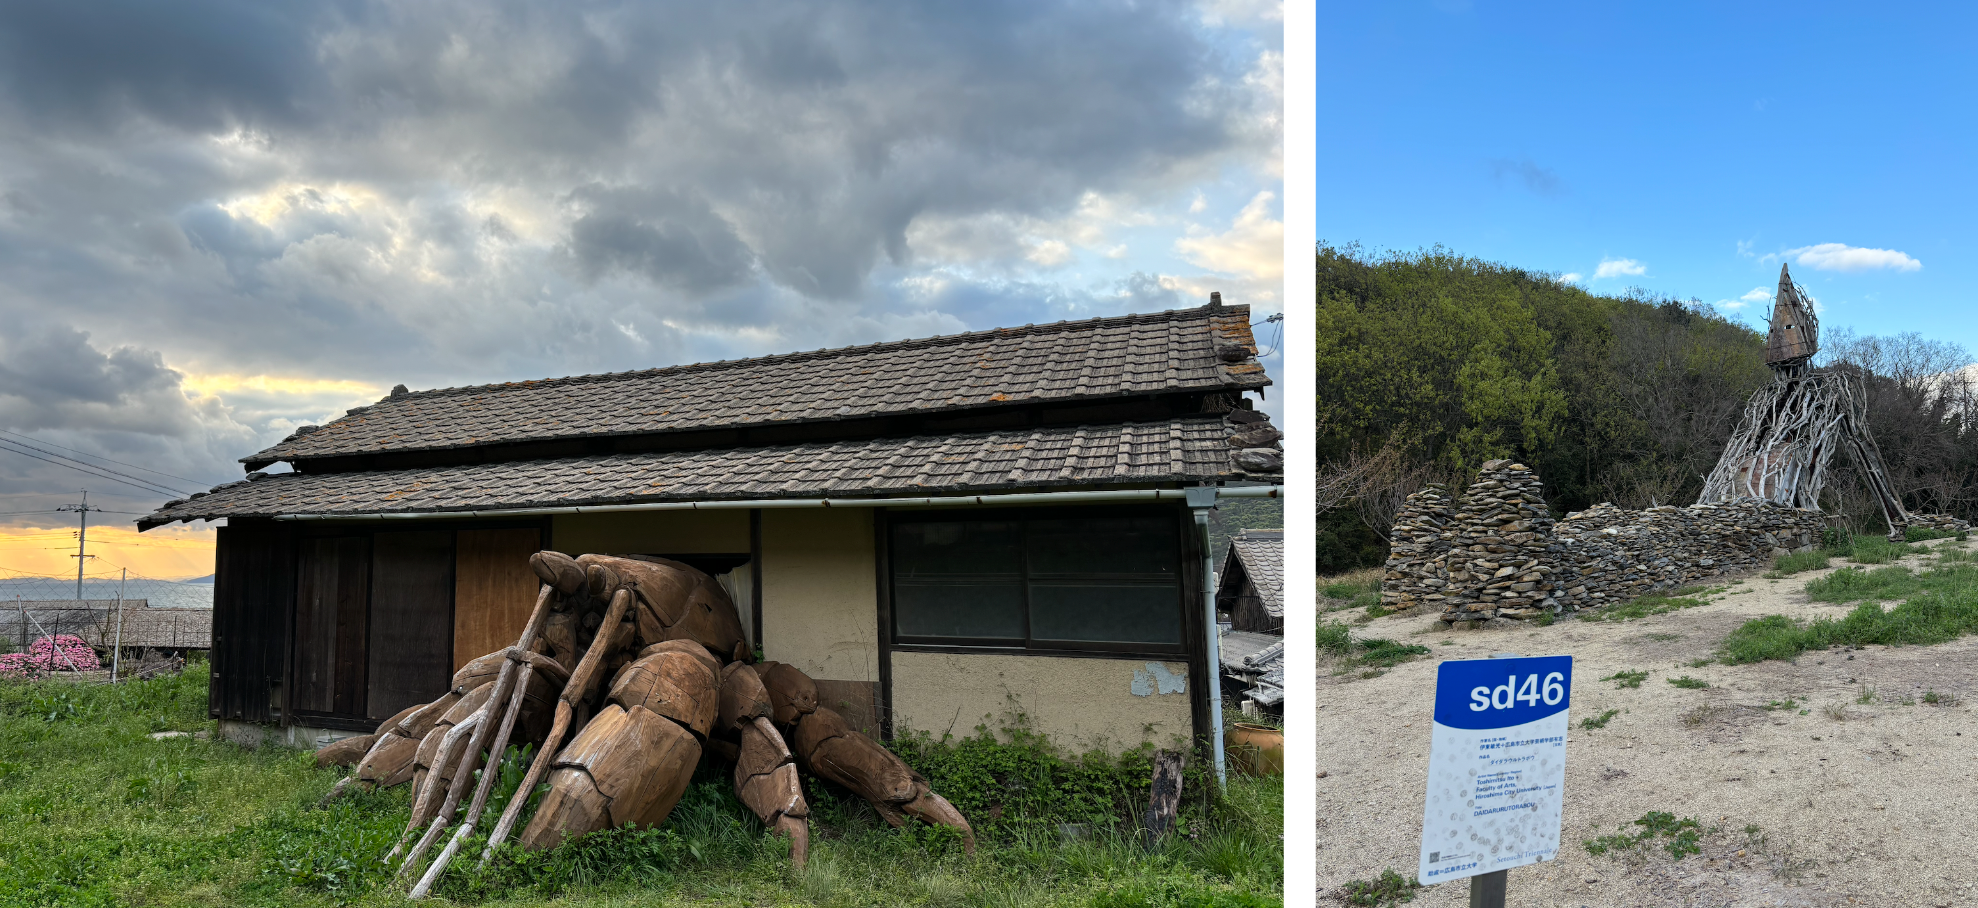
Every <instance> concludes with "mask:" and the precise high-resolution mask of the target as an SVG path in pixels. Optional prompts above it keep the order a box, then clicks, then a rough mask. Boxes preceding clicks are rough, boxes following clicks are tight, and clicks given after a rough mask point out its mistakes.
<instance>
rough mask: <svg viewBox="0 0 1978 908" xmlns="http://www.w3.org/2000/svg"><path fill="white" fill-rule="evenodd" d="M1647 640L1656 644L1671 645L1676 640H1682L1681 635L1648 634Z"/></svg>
mask: <svg viewBox="0 0 1978 908" xmlns="http://www.w3.org/2000/svg"><path fill="white" fill-rule="evenodd" d="M1648 639H1650V640H1653V641H1655V642H1657V643H1673V642H1675V641H1677V640H1681V639H1683V635H1682V634H1649V635H1648Z"/></svg>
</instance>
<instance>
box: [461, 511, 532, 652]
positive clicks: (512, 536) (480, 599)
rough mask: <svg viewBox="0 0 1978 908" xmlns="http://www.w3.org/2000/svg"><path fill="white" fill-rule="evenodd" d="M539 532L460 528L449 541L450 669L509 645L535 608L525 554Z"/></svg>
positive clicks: (530, 552)
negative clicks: (451, 558)
mask: <svg viewBox="0 0 1978 908" xmlns="http://www.w3.org/2000/svg"><path fill="white" fill-rule="evenodd" d="M541 548H542V531H541V530H538V529H536V528H534V527H527V528H523V529H511V530H461V531H460V532H459V533H458V534H457V536H456V541H455V545H454V573H453V576H454V581H453V668H454V670H455V671H458V670H459V669H460V667H461V666H463V665H466V664H467V663H468V662H471V661H473V660H475V659H477V658H480V657H481V656H484V655H487V654H488V653H492V652H494V651H496V650H499V649H502V648H504V647H509V646H514V645H515V640H516V638H518V637H520V636H521V635H522V626H523V625H524V624H527V623H528V621H529V612H530V611H532V610H534V608H535V606H536V592H537V590H538V589H539V587H540V583H541V581H539V580H537V579H536V572H535V571H533V570H531V569H530V567H529V556H530V555H533V554H535V553H536V552H537V551H539V550H541Z"/></svg>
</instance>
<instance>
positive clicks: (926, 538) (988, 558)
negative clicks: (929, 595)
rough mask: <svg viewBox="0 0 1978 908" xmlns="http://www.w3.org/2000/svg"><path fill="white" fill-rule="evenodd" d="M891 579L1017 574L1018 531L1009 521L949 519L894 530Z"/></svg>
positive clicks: (1020, 546)
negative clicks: (893, 577)
mask: <svg viewBox="0 0 1978 908" xmlns="http://www.w3.org/2000/svg"><path fill="white" fill-rule="evenodd" d="M892 555H893V576H895V577H902V578H905V577H927V576H939V575H944V574H948V575H952V574H971V575H977V576H980V575H985V574H988V575H994V574H1003V575H1008V576H1012V577H1014V576H1017V575H1019V574H1021V573H1022V572H1023V533H1022V528H1021V527H1020V526H1018V524H1017V522H1016V521H1014V520H954V521H936V522H928V523H900V524H895V525H894V526H893V552H892Z"/></svg>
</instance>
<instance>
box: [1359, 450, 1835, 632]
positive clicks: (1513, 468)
mask: <svg viewBox="0 0 1978 908" xmlns="http://www.w3.org/2000/svg"><path fill="white" fill-rule="evenodd" d="M1543 492H1544V488H1543V485H1542V484H1541V483H1540V481H1539V478H1538V476H1537V475H1536V474H1534V473H1533V472H1532V471H1531V469H1530V468H1528V467H1526V466H1525V465H1524V464H1520V463H1512V462H1510V461H1505V460H1495V461H1491V462H1490V463H1487V464H1484V468H1483V472H1482V473H1481V474H1479V475H1478V477H1477V480H1476V482H1474V483H1471V485H1470V487H1469V489H1467V490H1466V491H1465V493H1464V495H1463V497H1462V499H1461V500H1458V501H1451V500H1450V499H1449V497H1448V494H1447V492H1446V491H1444V490H1443V489H1440V488H1436V487H1430V488H1426V489H1423V490H1422V491H1420V492H1417V493H1415V494H1414V495H1410V496H1409V497H1408V500H1407V501H1406V502H1405V503H1404V505H1403V507H1402V509H1401V512H1400V513H1399V514H1398V515H1397V518H1396V521H1395V527H1394V532H1393V535H1392V537H1391V540H1392V550H1391V553H1390V555H1389V556H1388V561H1387V573H1386V576H1385V578H1384V580H1383V582H1382V585H1381V604H1382V606H1383V607H1385V608H1387V609H1390V610H1398V609H1408V608H1416V607H1423V608H1426V609H1432V610H1434V611H1435V612H1436V613H1437V614H1438V615H1439V616H1440V617H1441V619H1442V620H1443V621H1446V622H1457V621H1490V620H1496V619H1500V618H1503V619H1513V620H1526V619H1531V618H1536V617H1538V616H1540V615H1547V614H1551V615H1557V614H1560V613H1564V612H1571V611H1577V610H1579V609H1585V608H1598V607H1600V606H1601V605H1603V604H1605V603H1609V602H1624V601H1627V600H1630V599H1634V598H1635V597H1637V596H1641V595H1644V594H1647V593H1651V592H1655V591H1657V590H1663V589H1668V588H1670V587H1675V586H1681V585H1684V584H1687V583H1693V582H1696V581H1698V580H1703V579H1706V578H1708V577H1712V576H1715V575H1718V574H1724V573H1729V572H1734V571H1743V570H1749V569H1751V568H1755V567H1760V566H1763V565H1766V564H1769V563H1771V561H1772V560H1773V559H1774V558H1776V557H1778V556H1780V555H1783V554H1786V553H1788V552H1793V551H1801V550H1805V549H1809V548H1811V547H1813V546H1814V545H1816V544H1818V543H1819V541H1820V531H1821V529H1822V528H1823V527H1825V526H1826V523H1827V518H1826V517H1825V516H1824V515H1822V514H1821V513H1820V512H1818V511H1804V510H1799V509H1797V508H1789V507H1784V506H1782V505H1778V504H1774V503H1772V502H1769V501H1764V500H1760V499H1741V500H1739V501H1734V502H1727V503H1723V504H1716V505H1692V506H1690V507H1687V508H1677V507H1668V506H1664V507H1656V508H1649V509H1648V510H1645V511H1630V510H1626V509H1623V508H1618V507H1615V506H1614V505H1612V504H1605V503H1603V504H1599V505H1595V506H1593V507H1591V508H1588V509H1586V510H1584V511H1579V512H1575V513H1573V514H1569V515H1567V516H1566V518H1565V519H1563V520H1558V521H1555V520H1553V518H1552V516H1551V514H1550V512H1549V511H1548V510H1547V508H1546V505H1545V499H1544V496H1543Z"/></svg>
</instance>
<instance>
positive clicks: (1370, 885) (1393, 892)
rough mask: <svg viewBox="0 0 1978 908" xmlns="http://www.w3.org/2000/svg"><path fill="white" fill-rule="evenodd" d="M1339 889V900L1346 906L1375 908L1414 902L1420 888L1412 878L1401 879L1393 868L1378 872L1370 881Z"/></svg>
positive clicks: (1352, 883)
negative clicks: (1370, 907)
mask: <svg viewBox="0 0 1978 908" xmlns="http://www.w3.org/2000/svg"><path fill="white" fill-rule="evenodd" d="M1339 888H1340V900H1341V901H1343V902H1345V903H1346V904H1348V905H1355V906H1377V905H1399V904H1401V903H1403V902H1412V901H1414V900H1415V891H1416V890H1418V889H1420V888H1422V884H1421V883H1419V882H1416V880H1415V878H1414V877H1409V878H1407V879H1402V878H1401V874H1398V873H1395V872H1394V869H1393V868H1391V867H1390V868H1388V869H1386V870H1382V871H1381V872H1380V876H1377V877H1374V878H1373V879H1371V880H1354V881H1352V882H1350V883H1347V884H1346V885H1344V886H1341V887H1339Z"/></svg>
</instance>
